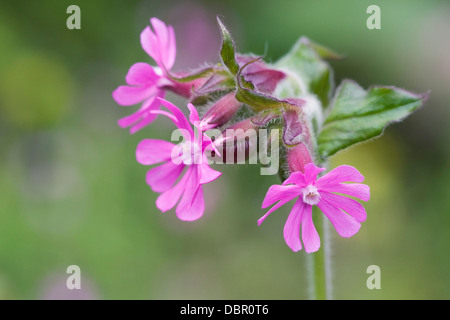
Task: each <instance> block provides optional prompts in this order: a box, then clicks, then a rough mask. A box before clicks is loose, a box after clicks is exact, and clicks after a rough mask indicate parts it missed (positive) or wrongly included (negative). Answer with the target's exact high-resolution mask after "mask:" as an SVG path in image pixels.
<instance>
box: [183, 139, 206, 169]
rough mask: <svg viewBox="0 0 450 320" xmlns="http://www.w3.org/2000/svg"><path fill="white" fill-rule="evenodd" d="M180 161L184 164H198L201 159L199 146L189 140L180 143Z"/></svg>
mask: <svg viewBox="0 0 450 320" xmlns="http://www.w3.org/2000/svg"><path fill="white" fill-rule="evenodd" d="M180 158H181V161H182V162H183V163H184V164H186V165H191V164H199V163H200V161H201V159H202V153H201V150H200V146H199V145H198V144H197V143H192V142H190V141H186V142H183V143H182V145H181V155H180Z"/></svg>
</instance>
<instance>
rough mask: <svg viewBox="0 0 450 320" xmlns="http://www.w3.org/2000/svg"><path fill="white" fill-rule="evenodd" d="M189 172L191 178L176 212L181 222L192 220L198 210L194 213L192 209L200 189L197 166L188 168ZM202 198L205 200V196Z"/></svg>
mask: <svg viewBox="0 0 450 320" xmlns="http://www.w3.org/2000/svg"><path fill="white" fill-rule="evenodd" d="M188 172H189V178H187V182H186V188H185V191H184V193H183V197H182V198H181V200H180V203H179V204H178V206H177V210H176V213H177V216H178V217H179V218H180V219H181V220H187V219H190V218H191V215H192V214H194V215H195V212H196V210H194V211H192V210H190V209H191V206H192V205H193V204H194V202H195V201H196V200H197V198H196V197H197V196H198V195H197V190H198V189H199V187H200V184H199V179H198V171H197V166H190V167H189V168H188ZM187 174H188V173H186V175H187ZM201 197H202V198H203V194H202V195H201ZM197 201H198V200H197ZM196 205H197V206H198V205H199V204H198V203H196Z"/></svg>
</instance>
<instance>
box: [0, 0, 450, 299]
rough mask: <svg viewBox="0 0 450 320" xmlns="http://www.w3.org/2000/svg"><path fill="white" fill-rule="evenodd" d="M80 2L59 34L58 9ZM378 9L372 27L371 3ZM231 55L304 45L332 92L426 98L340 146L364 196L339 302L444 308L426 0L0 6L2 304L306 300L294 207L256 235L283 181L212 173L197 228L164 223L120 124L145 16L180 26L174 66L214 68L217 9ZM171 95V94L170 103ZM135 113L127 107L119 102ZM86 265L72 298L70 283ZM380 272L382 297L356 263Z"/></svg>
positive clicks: (449, 17) (435, 59)
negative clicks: (385, 91) (381, 89)
mask: <svg viewBox="0 0 450 320" xmlns="http://www.w3.org/2000/svg"><path fill="white" fill-rule="evenodd" d="M71 4H77V5H79V6H80V8H81V27H82V28H81V30H68V29H67V28H66V19H67V18H68V17H69V15H68V14H67V13H66V8H67V7H68V6H69V5H71ZM371 4H377V5H379V6H380V7H381V26H382V28H381V30H368V29H367V28H366V20H367V18H368V16H369V15H368V14H366V9H367V7H368V6H369V5H371ZM218 14H219V15H221V16H222V17H223V20H224V21H225V22H226V24H227V25H228V26H229V28H230V29H231V32H232V34H233V36H234V37H235V40H236V42H237V47H238V50H239V51H240V52H253V53H256V54H263V53H264V52H265V50H266V48H267V57H268V59H269V60H272V61H275V60H276V59H278V58H279V57H280V56H282V55H283V54H284V53H285V52H287V50H289V48H290V47H291V46H292V45H293V43H294V42H295V41H296V40H297V39H298V38H299V37H300V36H302V35H305V36H308V37H309V38H310V39H313V40H314V41H316V42H318V43H321V44H324V45H326V46H328V47H330V48H332V49H334V50H335V51H337V52H339V53H342V54H344V55H345V56H346V59H345V60H342V61H336V62H332V66H333V68H334V69H335V78H336V82H337V84H339V83H340V81H341V80H342V79H344V78H352V79H355V80H356V81H357V82H359V83H360V84H361V85H362V86H364V87H367V86H370V85H372V84H379V85H395V86H398V87H402V88H406V89H408V90H411V91H415V92H426V91H428V90H430V91H431V94H430V98H429V101H428V103H427V104H426V106H425V107H424V108H422V109H420V110H419V111H417V112H416V113H415V114H413V115H412V116H411V117H409V118H408V119H407V120H405V121H404V122H402V123H400V124H395V125H393V126H391V127H389V128H388V129H387V130H386V132H385V134H384V136H383V137H382V138H381V139H378V140H376V141H374V142H371V143H367V144H363V145H360V146H357V147H354V148H352V149H350V150H349V151H347V152H343V153H340V154H338V155H337V156H336V157H334V158H333V161H332V165H333V166H336V165H339V164H344V163H345V164H349V165H354V166H356V167H357V168H358V169H359V170H360V171H361V172H362V173H363V174H364V175H365V176H366V182H367V184H369V185H370V186H371V190H372V197H371V200H370V202H369V203H368V204H367V205H365V206H366V209H367V212H368V219H367V221H366V222H365V223H363V225H362V228H361V230H360V232H359V233H358V234H357V235H356V236H354V237H353V238H351V239H343V238H339V237H338V236H337V234H336V232H335V231H334V230H332V231H331V233H332V235H333V237H332V238H333V252H332V258H333V262H332V266H333V283H334V285H333V293H334V297H335V298H337V299H449V298H450V289H449V286H450V256H449V244H450V197H449V193H450V184H449V182H450V149H449V147H448V146H449V145H450V126H449V125H448V124H449V122H448V120H449V116H450V111H449V109H450V108H449V103H448V101H449V100H450V90H449V88H450V86H449V84H450V37H449V34H450V3H449V2H448V1H445V0H443V1H438V0H434V1H430V0H414V1H411V0H397V1H392V0H389V1H388V0H375V1H365V0H353V1H350V0H341V1H335V0H322V1H287V0H278V1H261V0H259V1H255V0H250V1H238V0H236V1H231V0H229V1H220V2H219V1H216V2H214V1H193V0H190V1H161V2H158V1H144V0H139V1H137V0H134V1H114V2H112V1H106V0H97V1H87V0H86V1H62V0H60V1H50V0H40V1H6V0H2V1H0V41H1V44H0V146H1V148H0V153H1V156H0V298H2V299H56V298H63V299H72V298H85V299H90V298H92V299H306V298H308V288H307V281H306V267H305V253H304V252H303V251H301V252H299V253H293V252H292V251H290V249H289V248H288V247H287V245H286V244H285V243H284V240H283V236H282V230H283V225H284V222H285V220H286V218H287V215H288V212H289V210H290V208H289V207H288V206H286V207H284V208H283V209H281V210H278V213H277V214H274V215H273V216H271V218H270V219H269V220H270V221H269V220H267V221H266V223H264V224H263V225H262V226H261V227H258V226H257V223H256V221H257V219H258V218H259V217H260V216H262V215H263V214H264V213H265V210H261V209H260V206H261V203H262V200H263V198H264V195H265V192H266V191H267V189H268V187H269V186H270V185H272V184H274V183H278V180H277V177H276V176H260V175H259V168H258V167H257V166H250V165H240V166H229V167H225V168H223V167H221V168H218V169H219V170H221V171H223V172H224V175H223V176H222V177H221V178H220V179H219V180H217V181H215V182H213V183H211V184H210V185H208V186H207V187H206V188H205V192H206V198H207V200H206V202H207V204H206V205H207V210H206V213H205V216H204V217H203V218H202V219H200V220H199V221H197V222H193V223H186V222H182V221H178V220H177V219H176V217H175V214H174V212H173V211H171V212H167V213H165V214H162V213H160V212H159V211H158V210H157V209H156V207H155V203H154V202H155V200H156V197H157V194H155V193H153V192H152V191H151V190H150V188H149V187H148V186H147V185H146V184H145V173H146V171H147V169H148V168H146V167H144V166H141V165H139V164H138V163H137V162H136V161H135V155H134V152H135V148H136V145H137V143H138V142H139V141H140V140H142V139H144V138H150V137H151V138H163V139H167V137H168V136H169V134H170V129H169V127H168V126H167V124H168V123H167V122H164V121H157V122H155V123H154V124H152V126H150V127H148V128H146V129H144V130H142V131H140V132H139V133H137V134H135V135H129V134H128V132H127V131H126V130H122V129H120V128H119V127H118V126H117V124H116V121H117V119H119V118H120V117H122V116H125V115H127V114H129V113H130V111H131V110H135V107H129V108H128V109H127V108H124V107H120V106H118V105H117V104H116V103H115V102H114V100H113V99H112V97H111V93H112V91H113V90H114V89H115V88H116V87H117V86H118V85H121V84H123V83H124V77H125V75H126V72H127V70H128V68H129V66H130V65H132V64H133V63H134V62H137V61H144V62H150V63H153V62H152V61H151V59H150V58H149V57H148V56H147V55H146V54H145V52H144V51H143V50H142V49H141V47H140V43H139V34H140V32H141V31H142V30H143V28H144V27H145V26H146V25H147V24H148V19H149V18H150V17H153V16H156V17H159V18H160V19H162V20H164V21H165V22H167V23H169V24H171V25H173V26H174V28H175V32H176V36H177V47H178V55H177V62H176V67H175V69H179V70H182V69H186V68H190V67H195V66H197V65H199V64H201V63H203V62H204V61H209V62H216V61H218V55H217V52H218V49H219V41H220V34H219V31H218V28H217V26H216V21H215V19H216V15H218ZM174 101H179V100H174ZM130 108H131V109H130ZM72 264H76V265H79V266H80V268H81V272H82V290H80V291H76V290H75V291H69V290H67V289H66V287H65V281H66V278H67V276H68V275H67V274H66V268H67V267H68V266H69V265H72ZM372 264H375V265H378V266H380V268H381V290H368V289H367V287H366V279H367V277H368V276H369V275H368V274H366V269H367V267H368V266H369V265H372Z"/></svg>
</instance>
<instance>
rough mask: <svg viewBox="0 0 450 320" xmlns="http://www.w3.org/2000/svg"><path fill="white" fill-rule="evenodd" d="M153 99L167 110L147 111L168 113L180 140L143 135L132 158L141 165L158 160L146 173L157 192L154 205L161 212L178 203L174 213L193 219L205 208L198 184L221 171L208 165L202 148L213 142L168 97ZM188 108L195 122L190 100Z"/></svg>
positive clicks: (191, 118) (180, 217) (149, 183)
mask: <svg viewBox="0 0 450 320" xmlns="http://www.w3.org/2000/svg"><path fill="white" fill-rule="evenodd" d="M157 99H158V101H159V103H161V104H162V105H163V106H165V107H166V108H167V109H168V110H169V111H170V113H169V112H166V111H163V110H153V111H151V113H152V114H162V115H165V116H167V117H169V118H170V119H171V120H172V121H173V123H174V124H175V125H176V126H177V127H178V129H179V130H180V132H181V134H182V137H183V141H182V142H181V143H179V144H177V145H176V144H174V143H171V142H168V141H163V140H155V139H145V140H143V141H141V142H140V143H139V145H138V146H137V149H136V159H137V161H138V162H139V163H141V164H144V165H154V164H160V163H162V164H160V165H159V166H156V167H154V168H152V169H150V170H149V171H148V172H147V177H146V180H147V184H148V185H149V186H150V187H151V188H152V190H153V191H155V192H158V193H161V195H160V196H159V197H158V199H157V200H156V206H157V207H158V209H160V210H161V211H162V212H165V211H167V210H170V209H172V208H173V207H175V205H176V204H177V203H178V205H177V207H176V214H177V217H178V218H179V219H181V220H185V221H193V220H196V219H198V218H200V217H201V216H202V215H203V212H204V209H205V201H204V198H203V188H202V185H203V184H206V183H208V182H211V181H213V180H215V179H217V178H218V177H219V176H220V175H221V173H220V172H218V171H216V170H214V169H212V168H211V167H210V166H209V163H208V159H207V153H206V152H205V150H207V149H209V148H214V146H213V144H212V142H211V140H210V138H209V137H208V136H206V135H205V134H203V132H202V131H198V130H197V129H196V130H195V131H194V130H193V128H192V126H191V124H190V123H189V121H188V120H187V119H186V117H185V116H184V114H183V113H182V112H181V111H180V109H178V108H177V107H176V106H175V105H173V104H172V103H170V102H169V101H166V100H164V99H161V98H157ZM188 108H189V110H190V112H191V113H190V117H189V119H190V121H191V123H192V124H199V123H200V120H199V116H198V113H197V110H196V109H195V108H194V106H193V105H192V104H188ZM196 133H197V134H196ZM183 171H184V175H182V173H183ZM180 177H181V178H180Z"/></svg>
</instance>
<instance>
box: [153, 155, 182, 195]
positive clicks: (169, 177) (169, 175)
mask: <svg viewBox="0 0 450 320" xmlns="http://www.w3.org/2000/svg"><path fill="white" fill-rule="evenodd" d="M183 168H184V165H175V164H173V163H172V162H171V161H167V162H166V163H164V164H162V165H160V166H157V167H154V168H152V169H150V170H149V171H148V172H147V176H146V180H147V184H148V185H149V186H150V187H151V188H152V190H153V191H154V192H158V193H162V192H166V191H167V190H169V189H170V188H171V187H172V186H173V184H174V183H175V182H176V181H177V180H178V178H179V177H180V175H181V172H183Z"/></svg>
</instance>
